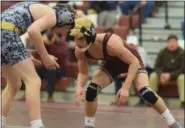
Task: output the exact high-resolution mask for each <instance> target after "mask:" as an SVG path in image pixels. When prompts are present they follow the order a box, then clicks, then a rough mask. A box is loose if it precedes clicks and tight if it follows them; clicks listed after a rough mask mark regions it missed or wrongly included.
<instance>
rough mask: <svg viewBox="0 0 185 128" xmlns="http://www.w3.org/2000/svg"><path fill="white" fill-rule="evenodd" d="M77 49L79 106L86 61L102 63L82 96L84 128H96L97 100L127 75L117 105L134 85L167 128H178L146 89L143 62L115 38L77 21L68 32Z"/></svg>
mask: <svg viewBox="0 0 185 128" xmlns="http://www.w3.org/2000/svg"><path fill="white" fill-rule="evenodd" d="M71 35H72V36H74V38H75V43H76V45H77V47H76V48H75V54H76V57H77V59H78V66H79V75H78V81H77V87H76V93H75V102H76V104H77V106H78V105H79V100H80V96H81V95H82V92H83V87H84V85H85V84H86V82H87V80H88V62H87V58H92V59H97V60H103V63H102V65H101V66H100V67H99V68H98V69H97V70H96V71H95V73H94V74H93V77H92V81H91V83H90V84H89V85H88V87H87V90H86V94H85V98H86V101H85V128H94V127H95V114H96V111H97V106H98V103H97V96H98V94H99V92H100V91H101V89H103V88H105V87H106V86H108V85H109V84H111V82H112V81H113V79H114V78H116V77H117V76H118V75H120V74H121V73H127V78H126V80H125V82H124V84H123V86H122V88H121V89H120V90H119V92H118V94H117V98H118V99H119V102H126V101H127V99H128V96H129V88H130V86H131V84H132V83H134V85H135V88H136V90H137V91H138V93H139V95H141V97H142V98H143V99H144V100H145V101H146V102H147V103H148V104H151V106H152V107H153V108H154V109H155V110H156V111H157V112H158V113H159V114H160V115H161V116H162V117H163V118H164V119H165V120H166V122H167V124H168V126H169V128H181V126H180V124H179V123H178V122H177V121H176V120H175V119H174V117H173V115H172V114H171V113H170V111H169V110H168V108H167V107H166V105H165V103H164V101H163V100H162V98H161V97H160V96H158V95H157V94H156V93H154V92H153V91H152V90H151V89H150V88H149V81H148V75H147V73H146V70H145V69H144V66H143V63H142V60H141V58H140V56H139V54H138V53H137V51H136V50H134V49H133V48H132V47H130V46H128V45H126V43H124V41H123V40H122V39H121V38H120V37H119V36H117V35H115V34H110V33H102V34H96V32H95V28H94V25H93V24H92V22H91V21H90V20H88V19H84V18H81V19H77V20H76V21H75V27H74V29H73V30H72V31H71Z"/></svg>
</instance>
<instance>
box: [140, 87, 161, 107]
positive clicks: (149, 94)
mask: <svg viewBox="0 0 185 128" xmlns="http://www.w3.org/2000/svg"><path fill="white" fill-rule="evenodd" d="M139 94H140V96H141V97H142V98H143V100H145V101H146V102H147V103H149V104H152V105H153V104H155V103H156V102H157V100H158V97H157V96H156V95H155V93H154V92H153V91H152V90H151V89H150V88H149V87H144V88H142V89H141V90H140V91H139Z"/></svg>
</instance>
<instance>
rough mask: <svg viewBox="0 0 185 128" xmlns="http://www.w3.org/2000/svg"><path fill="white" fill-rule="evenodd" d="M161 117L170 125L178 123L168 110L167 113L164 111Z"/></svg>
mask: <svg viewBox="0 0 185 128" xmlns="http://www.w3.org/2000/svg"><path fill="white" fill-rule="evenodd" d="M161 115H162V116H163V117H164V119H165V120H166V122H167V123H168V125H172V124H174V123H175V122H176V120H175V119H174V117H173V116H172V114H171V113H170V111H169V110H168V109H166V111H164V112H163V113H162V114H161Z"/></svg>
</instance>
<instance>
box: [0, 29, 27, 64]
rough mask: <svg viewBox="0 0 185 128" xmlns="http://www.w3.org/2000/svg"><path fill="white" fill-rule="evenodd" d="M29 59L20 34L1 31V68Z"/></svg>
mask: <svg viewBox="0 0 185 128" xmlns="http://www.w3.org/2000/svg"><path fill="white" fill-rule="evenodd" d="M28 57H29V54H28V52H27V50H26V48H25V46H24V44H23V43H22V41H21V38H20V36H19V34H18V33H16V32H15V31H8V30H3V29H1V66H4V65H14V64H16V63H18V62H20V61H23V60H25V59H27V58H28Z"/></svg>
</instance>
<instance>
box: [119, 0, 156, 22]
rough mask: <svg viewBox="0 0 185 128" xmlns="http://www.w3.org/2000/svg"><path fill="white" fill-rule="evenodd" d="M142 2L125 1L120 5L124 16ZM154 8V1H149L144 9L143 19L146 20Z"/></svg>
mask: <svg viewBox="0 0 185 128" xmlns="http://www.w3.org/2000/svg"><path fill="white" fill-rule="evenodd" d="M139 4H140V1H124V2H123V3H120V9H121V12H122V14H123V15H128V14H129V13H130V12H131V11H132V10H133V9H134V7H135V6H137V5H139ZM153 7H154V2H153V1H147V4H146V5H145V6H144V7H143V8H142V14H143V19H146V18H147V17H148V16H149V15H150V13H151V12H152V9H153Z"/></svg>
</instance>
